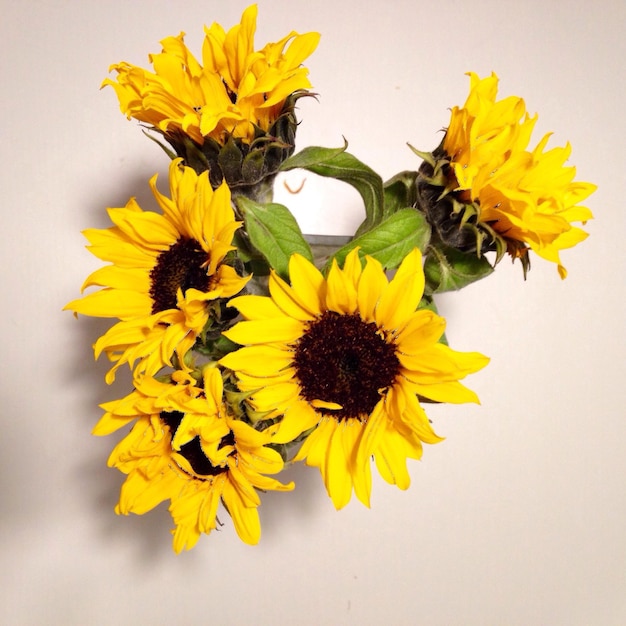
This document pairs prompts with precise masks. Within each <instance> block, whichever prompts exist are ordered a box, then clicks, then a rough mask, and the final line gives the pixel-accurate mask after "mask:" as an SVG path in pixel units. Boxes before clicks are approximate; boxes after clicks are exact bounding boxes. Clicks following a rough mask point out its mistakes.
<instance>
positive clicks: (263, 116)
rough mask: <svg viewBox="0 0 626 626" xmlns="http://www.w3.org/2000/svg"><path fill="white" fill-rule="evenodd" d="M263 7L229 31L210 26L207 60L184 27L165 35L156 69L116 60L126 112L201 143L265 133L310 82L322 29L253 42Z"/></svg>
mask: <svg viewBox="0 0 626 626" xmlns="http://www.w3.org/2000/svg"><path fill="white" fill-rule="evenodd" d="M256 18H257V7H256V5H251V6H249V7H248V8H247V9H246V10H245V11H244V13H243V15H242V17H241V23H240V24H237V25H236V26H233V27H232V28H231V29H230V30H229V31H228V32H225V30H224V29H223V28H222V26H220V25H219V24H216V23H214V24H213V25H212V26H211V27H210V28H206V27H205V39H204V44H203V47H202V62H203V64H204V66H203V65H201V64H200V63H199V62H198V61H197V60H196V58H195V57H194V56H193V54H192V53H191V52H190V51H189V49H188V48H187V47H186V45H185V43H184V33H181V34H180V35H178V36H177V37H168V38H166V39H164V40H163V41H162V42H161V45H162V46H163V49H162V52H161V53H160V54H152V55H150V61H151V63H152V65H153V67H154V72H150V71H147V70H144V69H142V68H140V67H137V66H134V65H131V64H129V63H125V62H123V63H119V64H117V65H113V66H111V68H110V69H111V70H114V71H115V72H117V76H116V81H113V80H111V79H106V80H105V81H104V83H103V85H111V86H112V87H113V88H114V89H115V92H116V94H117V96H118V99H119V101H120V107H121V110H122V112H123V113H125V114H126V116H127V117H128V118H131V117H133V118H135V119H137V120H139V121H140V122H145V123H147V124H150V125H151V126H153V127H154V128H155V129H158V130H159V131H160V132H162V133H164V134H165V136H166V137H168V136H171V135H174V136H176V135H177V134H179V133H182V134H184V135H187V136H188V137H190V138H191V139H192V140H193V141H194V142H196V143H197V144H200V145H202V144H203V142H204V140H205V138H207V137H210V138H211V139H213V140H215V141H217V142H218V143H221V144H224V143H225V141H226V139H227V138H228V137H231V136H232V137H235V138H243V139H244V140H245V141H246V142H247V143H251V142H252V141H253V140H254V139H255V137H256V136H257V131H256V130H255V129H260V130H261V131H264V132H267V131H268V130H269V128H270V127H271V126H272V124H273V123H274V122H275V121H276V120H277V118H278V117H279V116H280V114H281V111H282V109H283V105H284V103H285V101H286V100H287V98H288V97H289V96H290V95H291V94H293V93H295V92H299V91H301V90H306V89H309V88H310V87H311V84H310V82H309V80H308V78H307V74H308V70H307V69H306V68H304V67H302V62H303V61H304V60H305V59H306V58H307V57H308V56H309V55H310V54H311V53H312V52H313V51H314V50H315V48H316V47H317V44H318V41H319V34H318V33H306V34H304V35H299V34H298V33H296V32H291V33H289V35H287V36H286V37H284V38H283V39H281V40H280V41H278V42H277V43H269V44H267V45H266V46H265V47H264V48H263V49H262V50H258V51H255V49H254V32H255V30H256Z"/></svg>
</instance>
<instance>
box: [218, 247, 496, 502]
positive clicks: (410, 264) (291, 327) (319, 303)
mask: <svg viewBox="0 0 626 626" xmlns="http://www.w3.org/2000/svg"><path fill="white" fill-rule="evenodd" d="M289 274H290V281H291V285H289V284H287V283H286V282H285V281H283V280H282V279H281V278H280V277H278V276H277V275H276V274H275V273H273V274H272V275H271V277H270V282H269V290H270V297H264V296H256V295H249V296H240V297H238V298H234V299H233V300H231V301H230V304H231V305H232V306H234V307H235V308H237V309H238V310H239V311H240V313H241V314H242V315H243V317H244V319H245V321H242V322H239V323H237V324H236V325H235V326H234V327H233V328H232V329H229V330H228V331H226V332H225V333H224V334H225V335H226V336H227V337H228V338H229V339H231V340H232V341H235V342H237V343H239V344H242V345H243V346H244V347H242V348H240V349H239V350H236V351H234V352H232V353H230V354H229V355H227V356H226V357H224V358H223V359H222V360H221V361H220V363H221V364H222V365H223V366H225V367H227V368H230V369H231V370H233V371H234V372H235V374H236V377H237V380H238V386H239V388H240V389H241V390H242V391H244V392H247V393H249V394H250V398H249V402H250V405H251V408H252V409H253V410H254V411H258V412H260V413H261V414H264V417H265V418H267V419H271V418H277V422H276V424H274V425H273V426H271V427H270V428H269V429H268V432H270V433H271V434H272V436H273V439H274V441H276V442H278V443H287V442H291V441H293V440H296V439H297V438H298V437H299V436H300V435H302V433H305V434H306V438H305V440H304V443H303V445H302V447H301V448H300V450H299V452H298V454H297V456H296V457H295V460H302V459H306V462H307V464H308V465H311V466H314V467H318V468H319V469H320V471H321V474H322V478H323V480H324V483H325V485H326V489H327V491H328V494H329V496H330V497H331V499H332V501H333V503H334V505H335V506H336V507H337V508H338V509H339V508H341V507H343V506H344V505H345V504H347V503H348V501H349V500H350V498H351V496H352V491H353V489H354V492H355V493H356V495H357V497H358V498H359V499H360V500H361V501H362V502H363V503H364V504H366V505H369V497H370V488H371V473H370V465H369V460H370V457H371V456H372V455H373V456H374V459H375V461H376V465H377V467H378V470H379V472H380V473H381V475H382V476H383V478H384V479H385V480H387V481H388V482H389V483H391V484H397V485H398V487H400V488H401V489H406V488H407V487H408V486H409V475H408V472H407V468H406V459H407V458H414V459H418V458H420V456H421V452H422V442H425V443H435V442H438V441H440V437H438V436H437V435H436V434H435V433H434V431H433V429H432V427H431V425H430V422H429V420H428V418H427V417H426V414H425V412H424V410H423V408H422V406H421V405H420V402H419V399H418V396H421V397H423V398H427V399H429V400H433V401H436V402H453V403H460V402H477V401H478V399H477V397H476V395H475V394H474V393H473V392H472V391H470V390H469V389H467V388H466V387H464V386H463V385H462V384H461V383H460V382H459V379H461V378H463V377H464V376H465V375H467V374H469V373H472V372H475V371H477V370H479V369H480V368H482V367H484V366H485V365H486V364H487V362H488V359H487V358H486V357H484V356H483V355H481V354H478V353H475V352H471V353H462V352H456V351H454V350H451V349H450V348H449V347H447V346H446V345H444V344H442V343H439V339H440V338H441V336H442V334H443V332H444V326H445V322H444V320H443V319H442V318H441V317H439V316H438V315H436V314H435V313H433V312H432V311H429V310H425V309H418V308H417V307H418V304H419V302H420V300H421V298H422V293H423V289H424V274H423V271H422V257H421V254H420V252H419V250H417V249H416V250H414V251H413V252H411V253H410V254H408V255H407V257H406V258H405V259H404V261H403V262H402V264H401V265H400V267H399V269H398V271H397V272H396V274H395V276H394V278H393V279H392V280H391V281H389V280H388V279H387V277H386V274H385V272H384V270H383V268H382V266H381V265H380V263H379V262H378V261H376V260H375V259H373V258H371V257H369V256H366V257H365V267H362V264H361V260H360V258H359V254H358V250H353V251H352V252H350V254H348V256H347V257H346V261H345V265H344V267H343V269H340V268H339V267H338V265H337V263H336V262H335V263H334V264H333V265H332V267H331V269H330V271H329V273H328V277H327V278H324V277H323V276H322V274H321V273H320V272H319V271H318V270H317V269H316V268H315V266H314V265H312V264H311V263H310V262H309V261H307V260H306V259H304V258H303V257H301V256H300V255H297V254H294V255H293V256H292V257H291V260H290V264H289ZM307 431H311V432H310V433H307Z"/></svg>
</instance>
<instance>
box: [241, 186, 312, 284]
mask: <svg viewBox="0 0 626 626" xmlns="http://www.w3.org/2000/svg"><path fill="white" fill-rule="evenodd" d="M236 202H237V206H238V208H239V210H240V211H241V214H242V215H243V220H244V223H245V228H246V233H247V234H248V237H249V238H250V243H251V244H252V245H253V246H254V247H255V248H256V249H257V250H258V251H259V252H260V253H261V254H262V255H263V256H264V257H265V258H266V259H267V262H268V263H269V264H270V267H273V268H274V269H275V270H276V272H277V273H278V275H279V276H281V278H284V279H285V280H289V259H290V258H291V255H292V254H293V253H294V252H297V253H298V254H301V255H302V256H303V257H305V258H306V259H308V260H309V261H311V262H313V255H312V254H311V248H310V247H309V244H308V243H307V242H306V241H305V239H304V237H303V235H302V232H301V231H300V227H299V226H298V223H297V222H296V220H295V218H294V216H293V215H292V214H291V212H290V211H289V209H288V208H287V207H285V206H283V205H282V204H275V203H268V204H259V203H258V202H255V201H254V200H250V199H249V198H246V197H245V196H238V197H237V199H236Z"/></svg>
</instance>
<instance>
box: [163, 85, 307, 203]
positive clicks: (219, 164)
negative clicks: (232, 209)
mask: <svg viewBox="0 0 626 626" xmlns="http://www.w3.org/2000/svg"><path fill="white" fill-rule="evenodd" d="M309 95H312V94H311V93H310V92H308V91H305V90H301V91H297V92H295V93H293V94H291V95H290V96H288V97H287V98H286V100H285V102H284V105H283V107H282V109H281V112H280V114H279V115H278V117H277V119H276V121H275V122H274V123H273V124H272V125H271V126H270V128H269V130H268V131H267V132H266V131H264V130H263V129H261V128H260V127H259V126H256V125H255V126H254V138H253V139H252V141H249V140H248V138H247V137H234V136H233V135H230V136H228V137H227V138H226V140H225V141H224V142H223V143H220V142H218V141H217V140H215V139H213V138H212V137H205V138H204V141H203V143H201V144H200V143H198V142H196V141H195V140H194V139H192V138H191V137H190V136H189V135H188V134H186V133H183V132H182V131H180V130H174V131H173V132H169V131H168V132H165V133H163V137H164V139H165V140H166V141H167V142H168V143H169V144H170V145H171V146H172V148H173V149H174V152H173V153H172V152H170V151H169V150H167V152H168V154H170V156H172V157H174V158H175V157H182V158H183V159H184V162H185V165H187V166H189V167H191V168H193V169H194V170H195V171H196V173H198V174H200V173H202V172H203V171H207V170H208V172H209V180H210V182H211V186H212V187H213V188H214V189H215V188H217V187H219V185H220V184H221V183H222V182H223V181H226V183H227V184H228V186H229V188H230V190H231V193H232V194H233V195H244V196H247V197H249V198H253V199H255V200H257V201H265V200H268V199H269V198H267V197H266V196H267V195H268V192H269V190H271V187H272V184H273V182H274V178H275V177H276V174H277V173H278V169H279V167H280V165H281V163H282V162H283V161H285V160H286V159H287V158H288V157H289V156H291V154H293V151H294V147H295V136H296V129H297V126H298V121H297V119H296V114H295V105H296V102H297V101H298V99H299V98H301V97H303V96H309Z"/></svg>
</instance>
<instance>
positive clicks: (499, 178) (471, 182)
mask: <svg viewBox="0 0 626 626" xmlns="http://www.w3.org/2000/svg"><path fill="white" fill-rule="evenodd" d="M470 80H471V84H470V95H469V97H468V99H467V102H466V103H465V106H464V107H463V108H458V107H455V108H454V109H453V110H452V115H451V119H450V125H449V127H448V130H447V132H446V136H445V138H444V140H443V144H442V147H443V151H444V155H443V158H444V159H445V160H446V161H447V162H449V165H450V175H449V179H448V180H447V182H446V186H447V188H448V190H449V191H452V192H456V194H457V197H458V198H460V199H462V200H463V201H465V202H468V203H473V204H474V205H475V209H474V210H477V211H478V213H477V215H478V218H477V220H478V224H479V225H485V226H487V227H488V228H489V229H491V230H492V231H493V232H495V234H496V235H497V236H499V237H501V238H502V239H503V240H504V242H505V244H506V249H507V250H508V252H509V253H510V254H511V255H512V256H513V257H514V258H515V257H521V258H522V260H523V261H524V262H525V263H527V261H526V255H527V252H528V249H532V250H533V251H534V252H535V253H536V254H538V255H539V256H541V257H543V258H544V259H547V260H549V261H553V262H555V263H557V266H558V271H559V275H560V276H561V278H565V277H566V275H567V272H566V270H565V268H564V267H563V266H562V265H561V262H560V257H559V252H560V251H561V250H563V249H565V248H569V247H571V246H574V245H575V244H577V243H579V242H580V241H582V240H583V239H585V238H586V237H587V233H586V232H585V231H583V230H582V229H581V228H579V227H577V226H574V225H573V222H583V223H584V222H586V221H587V220H589V219H591V218H592V217H593V215H592V213H591V211H590V210H589V209H588V208H586V207H583V206H579V205H578V203H579V202H582V201H583V200H584V199H585V198H587V197H588V196H589V195H590V194H591V193H593V191H594V190H595V189H596V186H595V185H593V184H591V183H583V182H576V181H574V176H575V174H576V170H575V168H574V167H566V166H565V162H566V161H567V159H568V158H569V155H570V152H571V149H570V146H569V144H568V145H567V146H565V147H559V148H553V149H551V150H548V151H544V150H545V147H546V144H547V142H548V139H549V137H550V135H549V134H548V135H546V136H545V137H544V138H543V139H542V140H541V141H540V142H539V144H538V145H537V147H536V148H534V149H533V150H529V149H528V143H529V140H530V135H531V132H532V129H533V126H534V123H535V121H536V119H537V118H536V116H535V117H534V118H530V117H529V115H528V113H527V112H526V107H525V104H524V101H523V100H522V99H521V98H517V97H509V98H504V99H502V100H496V94H497V83H498V79H497V76H496V75H495V74H492V75H491V76H490V77H488V78H484V79H479V78H478V76H477V75H476V74H473V73H471V74H470ZM461 221H462V222H464V220H461Z"/></svg>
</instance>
